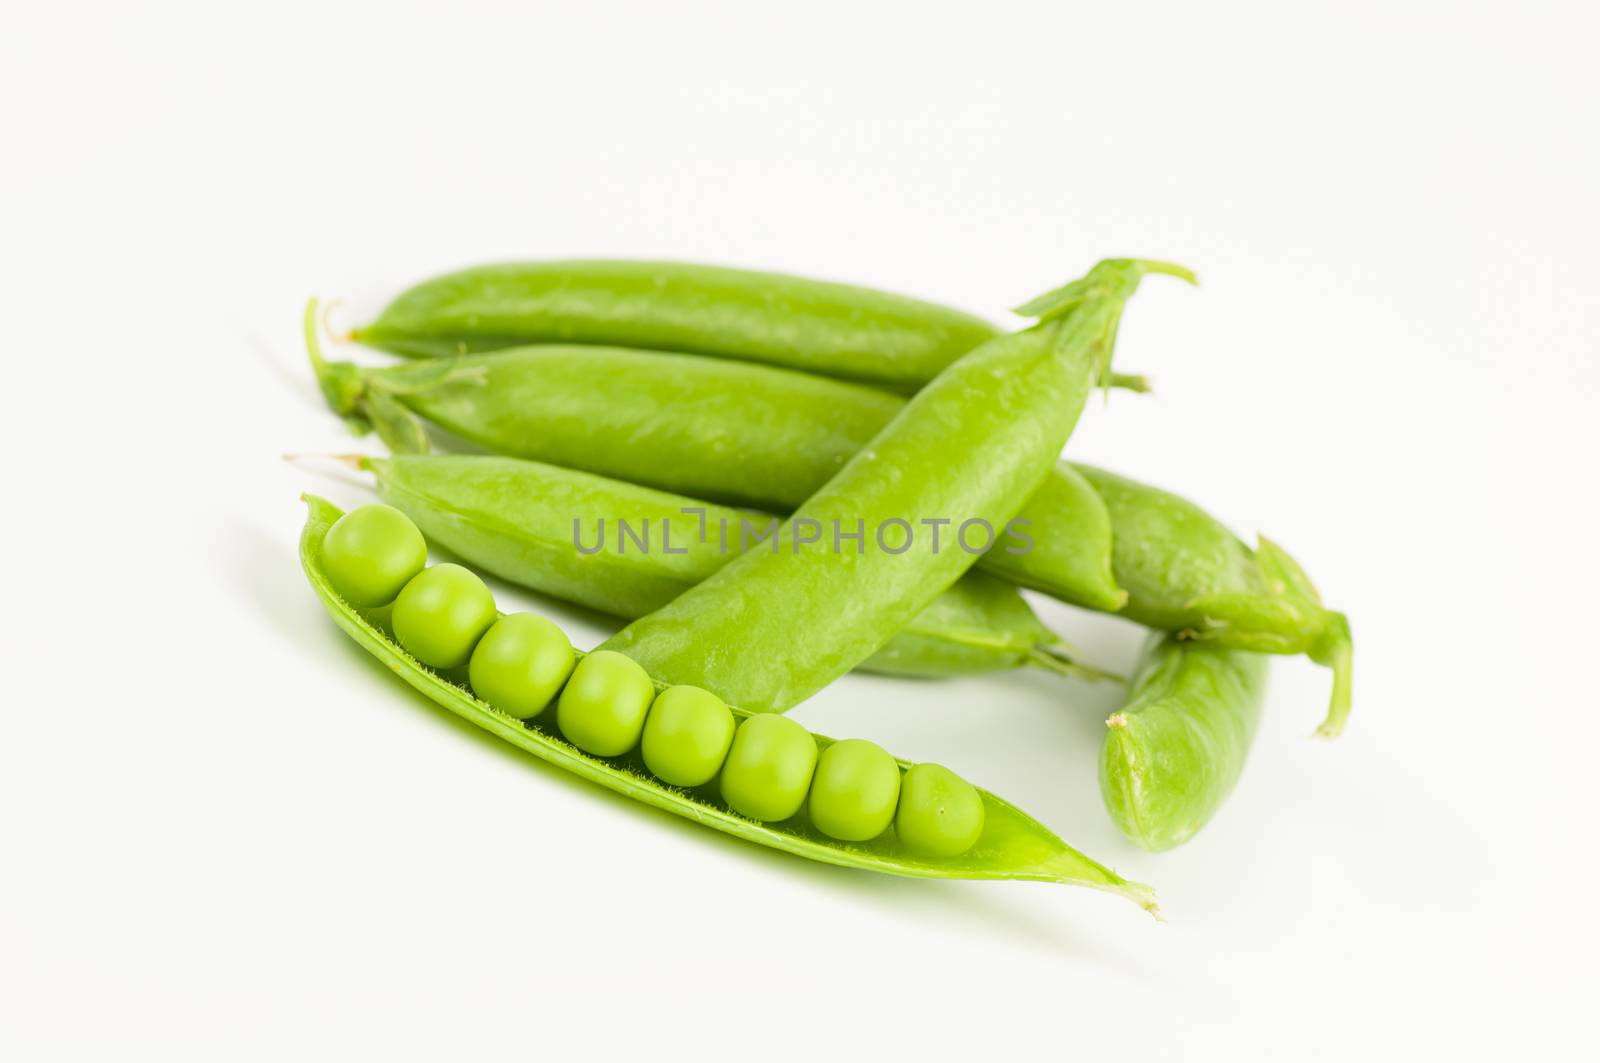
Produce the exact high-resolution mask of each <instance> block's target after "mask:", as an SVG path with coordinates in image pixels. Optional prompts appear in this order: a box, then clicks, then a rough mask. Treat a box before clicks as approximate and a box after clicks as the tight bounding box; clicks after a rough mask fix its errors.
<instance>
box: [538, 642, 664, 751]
mask: <svg viewBox="0 0 1600 1063" xmlns="http://www.w3.org/2000/svg"><path fill="white" fill-rule="evenodd" d="M655 693H656V688H655V686H654V684H652V683H651V682H650V676H649V674H648V673H646V672H645V670H644V669H643V668H641V667H639V665H637V664H635V663H634V662H633V661H632V660H631V659H630V658H627V657H624V656H623V655H622V654H620V653H615V652H612V651H611V650H598V651H596V652H594V653H591V654H589V656H587V657H585V658H584V659H583V660H581V661H579V662H578V667H577V668H574V669H573V671H572V678H571V679H569V680H567V686H566V689H565V690H563V691H562V692H561V700H560V701H558V702H557V703H556V725H557V726H558V727H560V728H561V733H562V734H564V735H566V736H567V741H569V742H571V743H572V744H573V745H575V746H577V747H578V748H579V749H581V750H583V751H584V752H585V753H593V754H594V755H595V756H597V757H618V756H621V755H622V754H624V753H626V752H627V751H628V750H630V749H632V748H633V747H634V746H636V745H638V744H639V731H640V730H641V729H642V728H643V727H644V717H645V713H647V712H649V711H650V701H651V699H653V698H654V697H655Z"/></svg>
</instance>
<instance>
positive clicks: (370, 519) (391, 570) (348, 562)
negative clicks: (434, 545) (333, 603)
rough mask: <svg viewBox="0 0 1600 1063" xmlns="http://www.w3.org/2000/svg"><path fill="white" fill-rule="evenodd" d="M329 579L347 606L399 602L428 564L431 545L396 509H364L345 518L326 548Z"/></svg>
mask: <svg viewBox="0 0 1600 1063" xmlns="http://www.w3.org/2000/svg"><path fill="white" fill-rule="evenodd" d="M322 563H323V564H324V565H326V566H327V569H328V578H329V579H331V580H333V585H334V587H335V588H336V589H337V590H338V591H339V593H340V594H341V595H343V596H344V599H345V601H347V602H349V603H350V604H351V605H354V606H356V607H357V608H360V609H372V608H376V607H377V606H380V605H388V604H389V603H390V602H392V601H394V599H395V596H396V595H398V594H399V593H400V589H401V588H402V587H404V586H405V585H406V584H407V583H409V582H410V581H411V578H412V577H413V576H415V575H416V574H417V573H419V572H421V571H422V570H423V568H425V567H426V566H427V564H428V544H427V543H426V542H424V541H423V538H422V532H420V531H418V530H417V526H416V525H415V524H413V523H411V520H410V518H409V517H407V516H406V515H405V514H404V513H401V512H400V511H399V510H398V509H395V508H393V507H392V506H381V505H371V506H361V507H360V508H358V509H352V510H351V511H350V512H348V513H346V514H345V515H344V516H342V517H340V518H339V522H338V523H337V524H335V525H334V526H333V527H332V528H330V529H329V530H328V538H327V539H326V540H325V541H324V542H323V544H322Z"/></svg>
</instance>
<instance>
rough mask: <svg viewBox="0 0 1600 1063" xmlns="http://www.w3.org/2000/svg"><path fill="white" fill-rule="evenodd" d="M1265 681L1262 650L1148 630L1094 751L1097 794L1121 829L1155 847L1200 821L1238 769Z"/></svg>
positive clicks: (1174, 840)
mask: <svg viewBox="0 0 1600 1063" xmlns="http://www.w3.org/2000/svg"><path fill="white" fill-rule="evenodd" d="M1266 678H1267V659H1266V658H1265V657H1263V656H1261V655H1260V654H1257V653H1252V652H1250V651H1248V650H1230V649H1226V648H1224V647H1222V646H1218V645H1216V644H1215V643H1206V642H1193V641H1186V640H1182V639H1178V638H1176V637H1174V636H1171V635H1165V636H1163V635H1155V636H1153V637H1152V639H1151V640H1150V642H1149V643H1148V645H1147V646H1146V648H1145V652H1144V656H1143V658H1142V659H1141V662H1140V665H1139V669H1138V671H1137V672H1136V674H1135V675H1134V678H1133V680H1132V682H1131V683H1130V684H1129V688H1128V689H1129V694H1128V703H1127V704H1126V705H1124V706H1123V707H1122V708H1121V709H1119V710H1118V711H1117V712H1114V713H1112V714H1111V717H1110V718H1109V719H1108V720H1106V736H1105V742H1104V744H1103V745H1102V746H1101V748H1100V793H1101V795H1102V796H1103V797H1104V798H1105V803H1106V809H1107V811H1109V812H1110V813H1111V818H1112V820H1113V821H1115V823H1116V824H1117V827H1118V828H1119V829H1120V830H1121V831H1122V833H1123V834H1125V835H1127V836H1128V838H1129V839H1131V840H1132V841H1134V842H1136V843H1138V844H1139V845H1141V846H1143V847H1144V848H1146V849H1150V850H1152V851H1160V850H1163V849H1171V848H1173V847H1174V846H1177V845H1181V844H1183V843H1184V842H1186V841H1188V840H1189V839H1190V838H1191V837H1193V836H1194V834H1195V832H1196V831H1198V830H1199V829H1200V828H1201V827H1203V826H1205V824H1206V822H1207V821H1208V820H1210V819H1211V817H1212V816H1213V815H1214V814H1215V813H1216V811H1217V809H1218V808H1220V807H1221V806H1222V802H1223V801H1224V800H1225V799H1226V798H1227V796H1228V794H1229V793H1231V792H1232V791H1233V787H1234V784H1235V783H1237V782H1238V781H1239V775H1240V773H1241V772H1242V771H1243V770H1244V762H1245V757H1246V755H1247V754H1248V753H1249V751H1250V743H1251V742H1252V741H1253V740H1254V739H1255V735H1256V725H1257V724H1258V723H1259V722H1260V719H1261V702H1262V699H1263V697H1264V696H1265V693H1266Z"/></svg>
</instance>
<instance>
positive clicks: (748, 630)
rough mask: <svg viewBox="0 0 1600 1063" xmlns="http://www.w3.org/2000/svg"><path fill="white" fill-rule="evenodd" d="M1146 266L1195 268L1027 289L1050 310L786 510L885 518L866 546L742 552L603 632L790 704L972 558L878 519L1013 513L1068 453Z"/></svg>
mask: <svg viewBox="0 0 1600 1063" xmlns="http://www.w3.org/2000/svg"><path fill="white" fill-rule="evenodd" d="M1149 272H1167V273H1178V274H1179V275H1186V274H1185V273H1184V271H1182V270H1181V269H1179V268H1178V267H1173V266H1167V265H1164V264H1159V263H1154V264H1152V263H1146V262H1134V261H1128V260H1115V261H1110V262H1103V263H1101V264H1100V265H1097V266H1096V267H1095V268H1094V269H1093V270H1091V271H1090V273H1089V275H1088V276H1087V277H1085V278H1084V279H1083V280H1082V281H1079V282H1077V283H1075V284H1073V285H1069V286H1067V287H1066V288H1064V289H1062V290H1060V291H1058V292H1053V293H1050V295H1049V296H1048V297H1045V298H1043V299H1041V300H1036V301H1035V303H1033V304H1030V307H1029V309H1030V311H1032V312H1034V313H1037V314H1039V315H1040V316H1042V317H1043V319H1044V320H1043V321H1042V322H1041V324H1039V325H1038V326H1036V327H1034V328H1032V329H1029V330H1027V331H1024V332H1020V333H1016V334H1013V335H1010V336H1004V337H1001V338H1000V339H997V340H991V341H990V342H988V343H986V344H984V345H983V346H981V347H979V348H977V349H976V350H974V351H972V352H971V353H970V354H967V355H965V356H963V357H962V358H960V359H958V360H957V361H956V362H955V363H954V364H952V365H951V366H950V368H948V369H946V370H945V371H944V372H943V373H941V374H939V376H938V377H937V378H936V379H935V380H934V381H933V382H932V383H930V384H928V385H927V386H926V387H924V388H923V389H922V390H921V391H919V392H918V393H917V395H916V397H915V398H913V399H912V400H911V401H910V402H908V403H907V404H906V406H905V408H904V409H903V410H901V411H900V413H899V414H897V415H896V416H895V418H894V420H892V421H891V422H890V423H889V424H888V426H886V427H885V428H884V429H883V430H882V431H881V432H879V433H878V435H877V436H875V437H874V438H873V440H872V441H871V443H869V444H868V445H867V447H866V448H865V449H863V450H861V451H860V452H859V453H857V454H856V455H855V457H853V458H851V459H850V460H849V462H847V463H846V464H845V466H844V467H843V468H842V469H841V470H840V471H839V472H838V473H837V474H836V475H835V476H834V477H833V478H832V479H831V480H829V481H828V482H827V484H826V485H824V486H823V487H822V488H821V489H820V490H818V491H817V493H816V494H814V495H812V496H811V498H809V499H808V500H807V501H806V502H805V503H804V504H803V505H802V506H800V508H799V509H797V510H796V511H795V513H794V516H793V517H792V518H790V521H789V522H787V523H786V525H785V527H787V528H788V529H789V530H790V532H794V530H795V529H796V528H797V526H799V525H800V524H801V523H802V522H804V523H805V524H806V525H809V526H814V527H817V528H834V527H838V526H841V525H843V526H847V527H856V526H857V523H858V522H860V523H861V524H862V525H864V526H865V527H866V528H868V529H873V532H871V533H869V535H868V536H867V539H866V541H864V542H863V546H862V549H861V551H860V552H859V553H850V552H844V551H839V552H835V551H834V550H831V549H820V550H800V551H794V552H785V551H778V552H775V553H768V552H766V551H760V552H751V553H746V554H743V555H741V556H740V557H737V558H735V559H733V560H732V561H730V562H729V563H728V564H727V565H725V566H724V567H723V568H721V569H720V570H718V571H717V572H716V573H715V574H714V575H712V576H711V577H710V578H709V579H707V580H706V581H705V582H703V583H701V584H699V585H698V586H696V587H693V588H691V589H690V590H688V591H685V592H684V593H683V594H682V595H680V596H678V597H677V598H675V599H673V600H672V601H671V602H670V603H668V604H667V605H666V606H664V607H662V608H661V609H659V610H657V611H656V612H654V613H652V614H650V615H649V616H646V617H643V618H641V619H639V620H635V621H634V622H633V623H632V624H629V625H628V626H627V627H626V628H624V629H623V630H622V631H621V632H619V633H618V634H617V635H616V636H614V637H613V638H612V639H610V640H609V641H607V642H606V643H605V647H606V648H607V649H614V650H618V651H620V652H623V653H626V654H628V655H629V656H630V657H633V658H634V659H635V660H637V661H638V662H639V663H640V664H642V665H644V666H645V668H646V670H648V671H649V672H650V674H651V675H653V676H655V677H656V678H658V679H661V680H663V681H666V682H670V683H693V684H694V685H696V686H703V687H705V688H706V689H708V690H715V691H716V692H717V693H718V694H720V695H722V696H723V697H726V698H727V699H728V700H729V701H731V702H733V703H735V704H738V705H740V706H742V707H744V708H746V709H751V710H755V711H783V710H785V709H788V708H789V707H791V706H793V705H796V704H798V703H799V702H801V701H803V700H804V699H805V698H807V697H809V696H810V695H812V694H814V693H815V692H817V691H818V690H821V689H822V688H823V687H824V686H826V685H827V684H828V683H831V682H832V681H833V680H835V679H837V678H838V677H839V676H840V675H842V674H844V673H845V672H847V671H849V670H850V669H851V668H854V667H855V666H856V665H858V664H860V663H861V662H862V661H864V660H866V659H867V658H868V657H870V656H871V655H872V653H873V651H874V650H876V649H877V648H878V647H879V646H881V645H882V644H883V643H884V642H885V641H886V640H887V639H888V638H889V637H890V636H891V635H893V634H894V633H895V632H896V631H898V630H900V629H901V628H903V627H904V626H905V625H906V623H907V622H909V621H910V620H911V618H912V617H913V616H914V615H915V614H916V613H917V612H919V611H920V610H922V609H923V608H924V607H926V606H927V605H928V603H929V602H931V601H932V600H933V599H934V597H935V596H937V594H938V593H939V592H940V591H941V590H943V589H944V588H945V587H948V586H949V585H950V584H951V583H954V582H955V581H956V579H958V578H959V577H960V576H961V574H962V573H963V572H965V571H966V570H967V569H968V568H969V567H970V566H971V565H972V563H973V562H974V560H975V558H974V556H973V555H972V554H970V553H968V552H966V551H964V550H960V549H954V550H952V549H949V548H948V544H946V548H945V549H943V550H940V549H937V548H935V547H934V546H933V544H932V539H931V534H925V535H921V536H917V537H915V541H914V542H913V543H912V544H910V545H909V546H908V547H906V548H905V549H893V548H890V547H889V546H886V545H884V543H883V541H882V539H881V538H880V536H879V534H878V532H879V531H881V530H882V529H883V528H885V527H887V526H888V525H889V524H890V522H892V521H901V522H906V523H908V524H909V522H912V521H915V522H917V523H918V525H922V524H923V523H924V522H926V521H928V520H938V519H945V520H950V521H953V522H955V523H956V524H957V525H959V524H963V523H966V522H968V521H985V522H987V523H988V525H989V526H990V527H991V528H1003V527H1004V526H1005V524H1006V522H1007V521H1009V520H1010V519H1011V518H1012V516H1014V515H1015V513H1016V512H1017V510H1018V509H1019V508H1020V507H1021V506H1022V504H1023V502H1024V501H1026V500H1027V498H1028V496H1029V495H1030V494H1031V493H1032V492H1033V490H1034V488H1035V487H1037V486H1038V484H1039V482H1040V481H1041V480H1043V479H1044V477H1045V476H1046V475H1047V474H1048V473H1049V471H1050V468H1051V466H1053V465H1054V464H1055V460H1056V456H1057V455H1058V454H1059V453H1060V452H1061V448H1062V446H1063V445H1064V444H1065V443H1066V441H1067V437H1068V436H1069V435H1070V434H1071V432H1072V429H1073V427H1074V426H1075V425H1076V423H1077V419H1078V416H1079V414H1080V413H1081V412H1082V411H1083V407H1084V404H1085V402H1086V401H1087V400H1088V397H1089V394H1090V392H1091V390H1092V389H1093V388H1094V386H1095V385H1096V384H1097V383H1098V382H1100V381H1101V380H1102V378H1103V376H1104V374H1105V372H1106V371H1107V368H1108V361H1109V356H1110V352H1111V346H1112V343H1113V340H1114V337H1115V333H1116V327H1117V323H1118V321H1119V320H1120V318H1121V314H1122V308H1123V305H1124V303H1125V302H1126V300H1127V299H1128V297H1129V296H1130V295H1131V294H1132V293H1133V291H1134V290H1135V289H1136V288H1137V287H1138V284H1139V281H1140V279H1141V278H1142V277H1143V276H1144V275H1145V274H1146V273H1149ZM909 530H910V528H909V527H908V531H909ZM780 534H782V529H780ZM753 603H756V604H754V607H753ZM759 603H768V607H766V608H762V607H760V604H759ZM711 648H714V649H715V652H709V651H710V649H711Z"/></svg>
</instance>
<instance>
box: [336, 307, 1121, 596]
mask: <svg viewBox="0 0 1600 1063" xmlns="http://www.w3.org/2000/svg"><path fill="white" fill-rule="evenodd" d="M315 325H316V316H315V312H314V310H311V309H309V308H308V315H307V334H306V341H307V345H308V350H309V351H310V352H311V357H312V362H313V365H314V366H315V367H316V369H317V374H318V378H319V379H320V380H322V381H323V383H324V391H325V392H326V393H327V394H328V396H329V401H330V403H331V404H332V405H333V408H334V409H335V410H336V411H337V412H339V413H340V414H343V415H345V416H346V417H353V418H355V423H356V426H357V427H358V428H363V429H364V428H365V427H367V426H375V427H377V429H378V430H379V433H380V435H381V436H382V437H383V439H384V441H385V442H386V443H388V445H389V447H390V449H392V450H395V451H398V452H420V451H424V450H426V449H427V448H428V439H427V433H426V432H425V431H424V430H423V429H422V427H421V425H420V424H419V423H418V422H417V418H419V417H420V418H422V419H424V420H426V421H428V422H431V423H433V424H435V425H438V426H439V427H441V428H444V429H445V430H446V431H448V432H450V433H451V434H453V435H455V436H458V437H460V438H462V439H465V440H467V441H469V442H471V443H474V444H476V445H477V446H480V447H483V448H484V449H486V450H489V451H492V452H494V453H497V454H506V455H510V456H513V457H520V458H528V459H530V460H533V461H541V462H548V463H550V464H552V465H561V466H565V467H567V468H572V469H581V470H583V471H586V472H592V473H598V474H600V475H602V476H610V477H614V478H616V479H619V480H627V481H629V482H632V483H637V484H643V485H646V486H649V487H656V488H660V489H661V490H664V491H673V492H677V493H679V494H684V495H690V496H692V497H695V498H706V499H711V500H713V501H716V502H722V503H728V504H732V505H749V506H756V507H760V508H766V509H772V510H777V511H780V512H789V511H791V510H793V509H794V507H796V506H798V505H799V504H800V503H802V502H804V501H805V500H806V499H807V498H810V497H811V495H813V494H814V493H816V491H817V490H818V489H819V488H821V487H822V485H823V484H825V483H827V482H828V480H829V479H831V478H832V477H833V476H834V474H835V473H837V472H838V471H839V469H841V468H842V467H843V466H844V464H845V463H846V462H847V461H848V460H849V459H850V458H851V457H852V456H853V455H855V454H856V453H857V452H859V451H860V450H861V449H862V448H863V447H865V446H866V445H867V443H869V442H870V441H871V440H872V438H873V437H874V436H876V435H877V434H878V433H879V432H881V431H882V430H883V429H884V427H885V426H887V425H888V424H889V422H890V421H892V420H893V419H894V417H895V415H896V414H898V413H899V412H900V410H901V409H903V408H904V407H905V400H904V399H903V398H900V397H899V396H897V395H892V394H889V393H888V392H885V391H881V390H878V389H876V388H869V387H863V386H861V385H856V384H849V383H843V382H840V381H837V380H829V379H826V378H824V377H819V376H812V375H809V374H806V373H797V372H791V371H789V370H783V369H772V368H769V367H766V366H761V365H750V364H744V363H739V362H728V361H719V360H717V359H713V358H701V357H695V356H693V355H677V354H663V353H660V352H652V351H638V350H625V349H621V348H611V347H572V346H545V347H526V348H518V349H515V350H506V351H501V352H498V353H494V354H488V355H475V356H468V357H464V358H459V359H454V360H451V361H433V362H423V363H413V364H408V365H398V366H390V367H386V368H382V369H357V368H356V367H354V366H352V365H350V364H348V363H337V362H336V363H328V362H326V361H324V360H323V359H322V357H321V353H320V350H319V347H318V343H317V336H316V328H315ZM1014 523H1015V524H1016V526H1017V529H1018V531H1019V535H1006V536H1003V537H1002V539H1001V541H1000V542H999V543H998V544H997V545H996V548H995V549H993V550H991V551H989V552H988V553H987V554H985V555H984V557H983V558H982V560H981V561H980V562H979V564H980V565H981V567H983V568H984V569H986V570H987V571H990V572H993V573H995V574H997V575H1000V576H1003V577H1005V578H1006V579H1008V580H1011V581H1012V582H1013V583H1016V584H1018V585H1020V586H1024V587H1028V588H1030V589H1033V590H1038V591H1042V592H1043V593H1046V594H1050V595H1053V596H1055V597H1058V598H1061V599H1062V600H1064V601H1069V602H1073V603H1075V604H1078V605H1083V606H1085V607H1087V608H1091V609H1101V610H1108V611H1109V610H1115V609H1117V608H1119V607H1120V606H1121V605H1122V602H1123V601H1124V599H1125V598H1126V595H1125V594H1124V592H1123V591H1122V589H1121V588H1120V587H1118V586H1117V584H1116V580H1115V578H1114V576H1113V574H1112V567H1111V518H1110V516H1109V515H1108V514H1107V512H1106V508H1105V506H1104V505H1103V504H1101V502H1100V499H1099V496H1098V495H1096V494H1095V492H1094V489H1093V488H1092V487H1090V486H1089V484H1088V482H1087V481H1085V480H1084V479H1083V477H1082V476H1080V475H1079V474H1078V473H1077V472H1076V471H1075V470H1074V469H1073V468H1072V467H1071V466H1070V465H1067V464H1065V463H1057V464H1056V466H1055V467H1054V468H1053V469H1052V470H1051V471H1050V473H1049V474H1048V475H1047V476H1046V477H1045V479H1044V480H1043V481H1042V482H1041V483H1040V484H1039V486H1038V488H1037V489H1036V490H1035V491H1034V493H1033V495H1032V497H1031V498H1030V499H1029V500H1028V501H1027V503H1026V504H1025V505H1024V506H1023V507H1022V509H1021V510H1020V511H1018V512H1017V514H1016V517H1015V522H1014ZM956 531H957V529H955V528H954V527H951V528H949V529H947V530H946V536H947V538H948V537H953V536H954V535H955V534H956ZM1020 536H1026V540H1024V539H1023V538H1021V537H1020Z"/></svg>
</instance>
